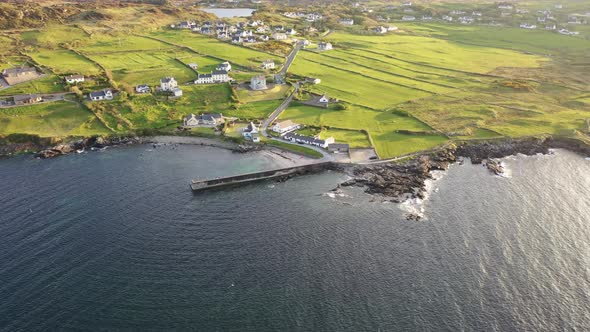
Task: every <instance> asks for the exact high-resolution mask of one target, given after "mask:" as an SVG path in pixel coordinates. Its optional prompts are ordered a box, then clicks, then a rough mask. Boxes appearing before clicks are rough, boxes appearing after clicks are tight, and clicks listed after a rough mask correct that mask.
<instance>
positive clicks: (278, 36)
mask: <svg viewBox="0 0 590 332" xmlns="http://www.w3.org/2000/svg"><path fill="white" fill-rule="evenodd" d="M272 38H273V39H274V40H287V34H285V33H282V32H275V33H273V34H272Z"/></svg>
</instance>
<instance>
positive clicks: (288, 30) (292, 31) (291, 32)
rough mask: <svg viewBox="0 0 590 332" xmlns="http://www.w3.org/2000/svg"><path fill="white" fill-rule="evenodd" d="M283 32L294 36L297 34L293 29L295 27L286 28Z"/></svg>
mask: <svg viewBox="0 0 590 332" xmlns="http://www.w3.org/2000/svg"><path fill="white" fill-rule="evenodd" d="M285 33H286V34H288V35H290V36H294V35H296V34H297V31H295V29H287V31H285Z"/></svg>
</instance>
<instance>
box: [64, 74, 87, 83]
mask: <svg viewBox="0 0 590 332" xmlns="http://www.w3.org/2000/svg"><path fill="white" fill-rule="evenodd" d="M65 80H66V83H68V84H76V83H82V82H84V75H69V76H66V78H65Z"/></svg>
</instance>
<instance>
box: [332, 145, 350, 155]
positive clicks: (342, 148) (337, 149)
mask: <svg viewBox="0 0 590 332" xmlns="http://www.w3.org/2000/svg"><path fill="white" fill-rule="evenodd" d="M349 151H350V145H348V144H344V143H332V144H329V145H328V152H331V153H348V152H349Z"/></svg>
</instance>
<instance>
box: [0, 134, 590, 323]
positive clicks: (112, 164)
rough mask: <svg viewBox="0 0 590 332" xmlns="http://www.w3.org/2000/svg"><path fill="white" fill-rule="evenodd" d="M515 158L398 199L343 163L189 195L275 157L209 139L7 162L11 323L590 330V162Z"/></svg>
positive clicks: (5, 243) (0, 235)
mask: <svg viewBox="0 0 590 332" xmlns="http://www.w3.org/2000/svg"><path fill="white" fill-rule="evenodd" d="M504 164H505V166H506V168H507V170H508V172H507V175H506V176H505V177H498V176H493V175H491V173H490V172H489V171H487V170H486V169H485V168H483V167H482V166H479V165H471V164H470V163H468V162H466V163H464V164H463V165H460V164H455V165H453V166H452V167H451V168H450V169H449V171H447V172H444V173H439V174H437V176H436V177H437V178H438V179H437V180H435V181H432V182H430V183H429V185H428V187H429V195H428V198H427V199H426V200H425V201H422V202H419V201H415V202H408V203H406V204H393V203H383V202H381V200H379V199H375V197H371V196H368V195H366V194H364V193H363V192H362V190H360V189H346V190H345V191H344V194H343V195H327V194H326V193H328V192H329V191H330V189H332V188H334V187H335V186H336V185H337V184H338V183H339V182H340V181H343V180H345V179H346V175H344V174H340V173H336V172H326V173H323V174H318V175H309V176H302V177H297V178H293V179H290V180H288V181H286V182H281V183H276V182H260V183H256V184H251V185H247V186H242V187H234V188H230V189H227V190H218V191H210V192H203V193H199V194H193V193H192V192H191V191H190V189H189V186H188V183H189V180H190V179H192V178H198V177H215V176H220V175H228V174H237V173H242V172H248V171H254V170H262V169H270V168H273V167H274V166H276V165H273V163H272V162H270V161H268V160H267V159H264V158H259V155H258V154H256V153H253V154H232V153H231V152H229V151H225V150H220V149H215V148H207V147H197V146H180V147H177V148H172V147H160V148H157V149H153V148H152V147H151V146H135V147H126V148H113V149H107V151H103V152H89V153H84V154H74V155H68V156H65V157H60V158H56V159H51V160H36V159H34V158H32V157H31V156H18V157H14V158H8V159H1V160H0V330H1V331H61V330H67V331H72V330H73V331H90V330H92V331H94V330H103V331H117V330H138V331H149V330H154V331H184V330H196V331H588V330H590V161H589V160H586V159H584V158H583V157H580V156H577V155H575V154H573V153H569V152H566V151H561V150H558V151H556V153H555V154H553V155H548V156H533V157H524V156H516V157H510V158H506V159H504ZM409 211H411V212H419V213H422V214H423V216H424V218H423V219H422V220H421V221H418V222H417V221H409V220H406V218H405V215H406V214H407V213H408V212H409Z"/></svg>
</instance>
